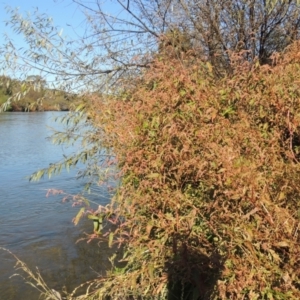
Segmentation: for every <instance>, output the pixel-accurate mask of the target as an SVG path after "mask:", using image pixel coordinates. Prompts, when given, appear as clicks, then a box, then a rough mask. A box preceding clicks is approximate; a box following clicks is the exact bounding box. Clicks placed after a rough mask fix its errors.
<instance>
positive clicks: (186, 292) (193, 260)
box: [166, 247, 224, 300]
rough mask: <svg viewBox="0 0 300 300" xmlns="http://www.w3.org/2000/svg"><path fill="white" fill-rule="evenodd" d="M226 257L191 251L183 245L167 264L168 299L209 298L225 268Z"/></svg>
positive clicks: (196, 299) (192, 299) (206, 299)
mask: <svg viewBox="0 0 300 300" xmlns="http://www.w3.org/2000/svg"><path fill="white" fill-rule="evenodd" d="M223 265H224V259H222V257H221V256H220V255H219V254H218V253H213V254H211V255H210V256H207V255H205V254H199V252H197V253H196V252H193V251H189V250H188V249H187V248H186V247H183V248H182V249H181V251H178V254H177V256H175V257H174V258H173V259H172V260H171V261H169V262H168V264H167V265H166V269H167V270H168V297H167V300H209V299H211V296H212V294H213V291H214V288H215V286H216V284H217V281H218V279H219V275H220V273H221V271H222V269H223Z"/></svg>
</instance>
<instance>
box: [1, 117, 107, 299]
mask: <svg viewBox="0 0 300 300" xmlns="http://www.w3.org/2000/svg"><path fill="white" fill-rule="evenodd" d="M60 114H62V113H61V112H56V113H52V112H43V113H2V114H0V200H1V201H0V228H1V235H0V247H4V248H8V249H10V250H11V251H12V252H13V253H14V254H16V255H17V256H18V257H19V258H20V259H21V260H22V261H24V262H25V263H26V264H27V265H28V266H29V267H30V268H31V269H32V270H35V268H36V267H38V268H39V270H40V272H41V274H42V276H43V277H44V279H45V280H46V282H47V283H49V285H50V287H51V288H54V289H57V290H62V288H63V287H64V286H65V287H66V288H67V290H68V291H70V290H71V289H72V288H74V287H75V286H77V285H78V284H80V283H82V282H83V281H85V280H89V279H91V278H95V277H96V276H97V275H98V274H101V273H104V272H105V270H106V269H107V268H108V267H109V263H108V260H107V256H108V254H109V249H108V248H107V246H106V245H105V244H103V245H102V244H101V247H98V246H97V244H94V245H91V244H89V245H88V244H86V242H79V243H77V244H76V241H77V240H78V239H79V238H81V237H82V236H83V233H84V232H91V230H92V224H90V222H89V221H88V220H85V221H82V222H81V223H79V225H78V226H77V227H74V225H73V224H72V222H71V220H72V218H73V217H74V215H75V214H76V212H77V210H78V208H76V207H75V208H72V207H71V204H70V203H62V201H61V200H62V199H61V196H59V195H57V196H51V197H48V198H46V197H45V195H46V190H47V189H50V188H57V189H63V190H64V191H66V192H67V193H70V194H76V193H78V192H79V191H80V190H81V189H82V187H83V185H84V182H83V181H82V180H81V181H79V180H76V179H75V175H76V170H74V171H72V172H71V173H70V174H69V173H67V172H65V173H63V174H61V175H59V176H56V177H54V178H53V179H51V180H48V179H43V180H41V181H39V182H37V183H29V182H28V179H27V178H26V176H28V175H30V174H31V173H32V172H34V171H36V170H37V169H40V168H44V167H45V166H47V165H48V164H49V163H51V162H56V161H58V160H60V159H61V158H62V157H63V154H70V153H72V152H74V151H77V149H76V147H75V146H73V148H67V149H65V148H63V147H61V146H55V145H52V144H51V142H50V141H48V140H47V139H46V137H47V136H49V135H50V134H51V131H50V130H49V126H51V127H56V128H57V127H59V126H60V125H59V124H56V123H54V121H53V119H54V117H57V116H58V115H60ZM97 194H98V195H99V197H98V196H97ZM93 200H94V201H96V202H98V203H99V204H105V203H106V202H107V201H108V194H107V193H106V191H105V190H101V189H100V188H99V189H98V190H97V193H96V195H95V196H94V199H93ZM0 260H1V265H0V269H1V273H0V283H1V284H0V295H1V296H0V297H1V299H6V300H15V299H16V300H18V299H22V300H34V299H38V295H39V294H38V293H37V292H36V291H35V290H34V289H33V288H32V287H30V286H29V285H26V284H25V283H24V280H23V279H21V278H19V277H13V278H11V279H9V277H10V276H11V275H13V274H14V273H15V272H16V271H15V270H14V269H13V266H14V265H15V261H14V259H13V257H11V255H9V254H8V253H6V252H4V251H0Z"/></svg>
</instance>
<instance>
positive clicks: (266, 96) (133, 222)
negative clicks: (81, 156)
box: [90, 43, 300, 299]
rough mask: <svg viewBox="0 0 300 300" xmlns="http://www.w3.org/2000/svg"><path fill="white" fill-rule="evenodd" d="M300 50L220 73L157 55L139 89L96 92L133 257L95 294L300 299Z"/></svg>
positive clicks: (120, 233)
mask: <svg viewBox="0 0 300 300" xmlns="http://www.w3.org/2000/svg"><path fill="white" fill-rule="evenodd" d="M299 45H300V44H299V43H295V44H293V45H292V46H291V47H290V48H288V49H287V50H286V51H285V52H284V53H283V54H280V55H278V56H276V57H275V56H274V59H275V58H276V61H274V66H260V65H259V64H256V65H255V66H248V65H247V63H244V62H243V61H241V60H240V59H239V57H232V67H233V69H234V70H235V72H234V74H233V75H232V76H231V77H226V78H223V79H217V78H215V77H214V75H213V74H214V72H213V70H212V67H211V65H210V64H209V63H205V62H203V61H200V60H197V59H196V58H195V57H193V65H192V66H191V64H190V63H189V59H188V58H182V59H181V60H176V59H171V58H170V57H164V58H162V57H160V58H159V59H157V60H156V61H155V62H154V63H153V64H152V65H151V67H150V68H149V70H147V71H146V73H145V74H143V76H142V77H141V78H140V79H138V80H136V82H135V83H136V86H135V87H134V88H132V89H130V90H128V89H127V90H126V91H124V92H123V93H122V94H121V95H118V96H110V97H103V99H102V98H96V97H92V102H91V105H92V106H91V107H92V108H93V109H92V110H91V112H90V117H91V118H92V119H93V121H94V124H95V126H96V127H98V128H99V139H101V140H102V142H103V146H104V147H107V148H109V149H112V151H113V152H114V154H115V155H116V157H117V161H118V167H119V169H120V173H121V185H120V188H119V189H118V191H117V193H116V195H115V197H114V199H113V204H114V205H113V206H114V207H115V213H116V214H117V215H119V216H121V217H122V218H123V220H124V222H123V223H122V225H120V227H119V228H118V230H117V231H116V232H115V233H114V234H115V240H116V242H120V243H123V245H124V249H125V250H124V251H125V252H124V261H126V266H125V267H124V268H121V269H115V270H114V271H112V273H110V274H109V275H108V276H107V277H106V278H104V279H103V280H98V281H97V282H96V283H95V284H96V286H97V287H98V289H97V291H96V292H95V295H97V297H98V296H101V295H102V296H103V295H109V296H111V298H112V299H125V298H126V297H128V298H129V297H133V298H135V299H137V298H142V299H152V298H153V299H159V298H160V297H161V299H164V298H165V297H167V295H168V296H169V297H170V299H172V293H175V296H177V297H178V298H176V297H175V296H174V297H173V299H197V298H199V299H299V298H300V281H299V272H300V271H299V270H300V251H299V250H300V249H299V215H300V207H299V197H300V196H299V194H300V184H299V182H300V164H299V160H300V98H299V95H300V93H299V87H300V80H299V78H300V52H299ZM275 62H276V63H275ZM124 86H128V84H126V83H124ZM176 293H177V294H176ZM180 297H182V298H180ZM192 297H194V298H192Z"/></svg>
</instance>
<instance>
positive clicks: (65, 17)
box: [0, 0, 116, 47]
mask: <svg viewBox="0 0 300 300" xmlns="http://www.w3.org/2000/svg"><path fill="white" fill-rule="evenodd" d="M100 2H101V3H102V4H103V5H104V6H103V7H104V8H105V11H109V12H110V13H112V14H114V13H116V5H115V4H114V1H111V0H103V1H100ZM87 3H88V5H92V4H91V3H93V1H88V2H87ZM6 7H11V8H19V13H21V14H22V15H24V16H26V14H27V13H29V12H34V11H35V10H36V9H38V11H39V13H45V14H46V15H48V16H49V17H51V18H52V19H53V24H54V25H55V26H58V27H59V28H61V29H63V35H64V36H66V35H67V36H69V37H74V38H76V36H77V37H78V36H80V35H81V34H82V33H83V32H84V28H85V16H84V13H83V11H82V9H80V8H78V5H77V4H75V3H74V2H73V1H72V0H2V1H1V2H0V45H3V44H4V35H5V34H8V35H9V36H10V37H13V40H14V42H16V44H18V45H19V46H20V47H21V46H22V36H20V35H17V34H15V33H13V32H12V30H11V29H10V27H9V25H8V26H6V25H5V24H6V23H7V22H8V21H9V20H10V15H9V14H8V13H7V9H6Z"/></svg>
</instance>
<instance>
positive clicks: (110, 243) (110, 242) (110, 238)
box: [108, 232, 114, 248]
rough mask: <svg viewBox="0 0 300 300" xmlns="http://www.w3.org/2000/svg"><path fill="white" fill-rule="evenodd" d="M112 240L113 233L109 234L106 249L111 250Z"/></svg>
mask: <svg viewBox="0 0 300 300" xmlns="http://www.w3.org/2000/svg"><path fill="white" fill-rule="evenodd" d="M113 239H114V233H113V232H111V233H110V234H109V236H108V247H109V248H111V246H112V243H113Z"/></svg>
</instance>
